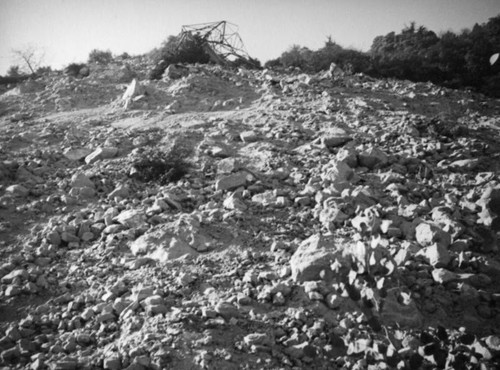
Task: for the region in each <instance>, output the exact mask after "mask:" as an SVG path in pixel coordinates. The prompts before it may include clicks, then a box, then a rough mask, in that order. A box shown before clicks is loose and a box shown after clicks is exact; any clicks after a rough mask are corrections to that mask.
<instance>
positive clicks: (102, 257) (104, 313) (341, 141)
mask: <svg viewBox="0 0 500 370" xmlns="http://www.w3.org/2000/svg"><path fill="white" fill-rule="evenodd" d="M185 70H187V72H186V71H185ZM110 71H111V72H110ZM183 71H184V72H185V73H181V74H176V73H174V72H175V71H173V70H172V69H171V70H170V71H169V72H168V73H166V75H165V77H164V80H162V81H155V82H151V81H144V80H141V79H140V76H144V75H145V73H143V72H141V71H134V70H133V68H132V67H129V68H114V69H109V70H104V69H101V70H100V72H99V73H97V72H95V73H94V74H92V73H91V74H90V75H89V76H88V77H86V78H82V79H75V78H72V77H67V76H61V75H52V76H46V77H44V78H42V80H41V81H37V82H36V84H34V83H33V82H30V83H31V87H30V86H28V87H26V86H25V87H19V88H17V90H16V91H14V90H10V91H8V92H6V93H4V94H3V95H2V96H0V108H1V111H0V141H1V146H0V260H1V261H2V263H1V265H0V366H1V367H2V368H13V369H24V368H28V369H33V370H37V369H46V368H48V369H165V368H170V369H335V368H347V369H391V368H399V369H420V368H425V369H430V368H441V369H444V368H452V369H468V368H477V369H495V368H498V367H499V366H500V287H499V286H498V284H497V283H496V282H497V281H498V279H500V257H499V252H500V251H499V245H498V240H497V237H498V232H499V231H500V216H499V215H500V181H499V173H500V172H499V171H500V166H499V163H500V161H499V156H500V140H499V138H500V135H499V133H500V131H499V129H500V119H499V118H498V117H500V115H499V113H500V102H499V101H498V100H493V99H488V98H485V97H484V96H482V95H476V94H473V93H471V92H466V91H455V90H449V89H444V88H441V87H437V86H434V85H432V84H424V83H410V82H407V81H395V80H375V79H371V78H368V77H366V76H363V75H352V76H349V75H346V74H342V75H339V74H335V76H333V75H332V73H331V72H327V73H323V74H317V75H307V74H302V73H300V72H292V73H289V74H284V73H280V72H275V71H268V70H264V71H248V70H244V69H240V70H229V69H223V68H221V67H220V66H200V65H194V66H185V67H184V69H183ZM134 78H135V80H134ZM35 85H36V86H35Z"/></svg>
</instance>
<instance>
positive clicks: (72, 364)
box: [50, 358, 78, 370]
mask: <svg viewBox="0 0 500 370" xmlns="http://www.w3.org/2000/svg"><path fill="white" fill-rule="evenodd" d="M77 366H78V361H77V360H75V359H68V358H67V359H62V360H59V361H57V362H55V363H53V364H52V365H51V366H50V368H51V370H76V367H77Z"/></svg>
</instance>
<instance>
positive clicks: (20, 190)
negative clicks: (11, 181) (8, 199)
mask: <svg viewBox="0 0 500 370" xmlns="http://www.w3.org/2000/svg"><path fill="white" fill-rule="evenodd" d="M5 192H6V193H8V194H12V195H13V196H15V197H20V198H21V197H26V196H28V194H29V193H30V191H29V190H28V189H26V188H25V187H24V186H22V185H18V184H15V185H10V186H8V187H7V188H5Z"/></svg>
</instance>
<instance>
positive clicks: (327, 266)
mask: <svg viewBox="0 0 500 370" xmlns="http://www.w3.org/2000/svg"><path fill="white" fill-rule="evenodd" d="M335 260H337V261H338V262H340V264H341V265H344V264H345V265H346V266H350V264H349V260H347V259H346V258H345V257H344V256H343V253H342V250H340V249H338V247H337V246H336V245H335V242H334V240H333V237H331V236H328V237H327V236H323V235H319V234H315V235H312V236H310V237H309V238H307V239H306V240H304V241H303V242H302V243H301V244H300V245H299V247H298V248H297V250H296V251H295V253H294V254H293V256H292V258H291V259H290V267H291V270H292V278H293V280H295V281H296V282H304V281H311V280H323V279H324V280H327V281H329V280H331V279H333V277H334V273H333V271H332V269H331V265H332V263H333V262H335Z"/></svg>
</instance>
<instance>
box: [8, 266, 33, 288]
mask: <svg viewBox="0 0 500 370" xmlns="http://www.w3.org/2000/svg"><path fill="white" fill-rule="evenodd" d="M29 276H30V275H29V273H28V271H26V270H25V269H16V270H13V271H11V272H10V273H8V274H7V275H5V276H4V277H2V280H1V281H2V283H4V284H10V283H12V281H14V279H21V280H22V281H25V280H28V279H29Z"/></svg>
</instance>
